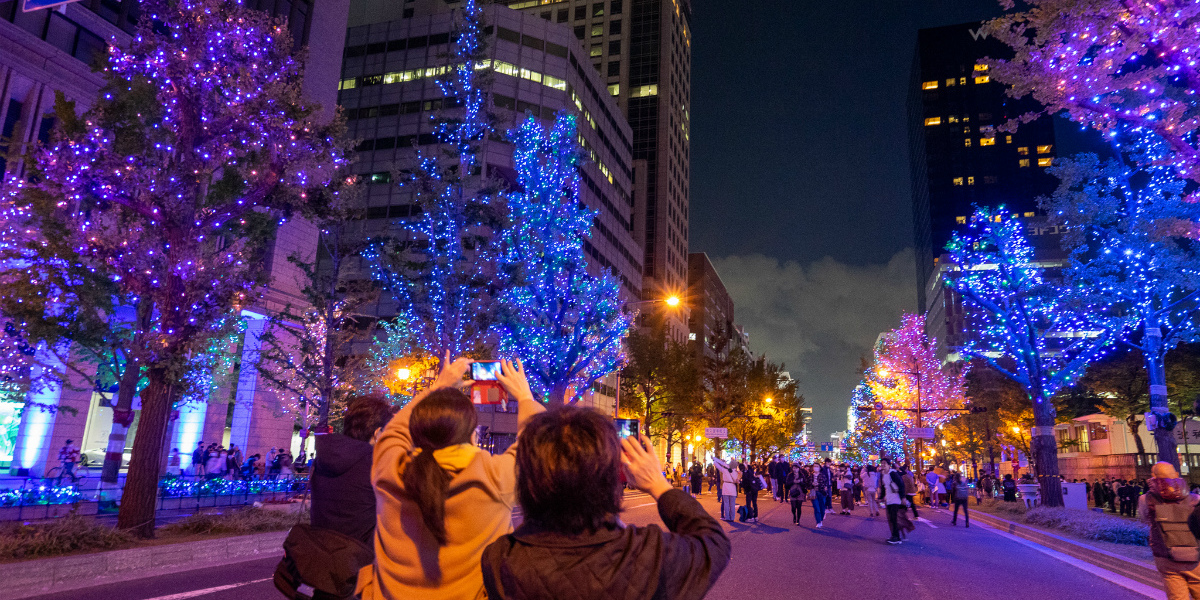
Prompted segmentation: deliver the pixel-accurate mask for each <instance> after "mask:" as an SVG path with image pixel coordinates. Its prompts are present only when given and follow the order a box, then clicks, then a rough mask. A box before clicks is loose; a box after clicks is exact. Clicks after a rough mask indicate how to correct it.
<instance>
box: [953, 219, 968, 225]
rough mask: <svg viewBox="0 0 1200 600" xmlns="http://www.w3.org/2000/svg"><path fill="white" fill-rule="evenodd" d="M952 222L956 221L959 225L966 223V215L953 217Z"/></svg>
mask: <svg viewBox="0 0 1200 600" xmlns="http://www.w3.org/2000/svg"><path fill="white" fill-rule="evenodd" d="M954 222H955V223H958V224H959V225H966V224H967V218H966V217H954Z"/></svg>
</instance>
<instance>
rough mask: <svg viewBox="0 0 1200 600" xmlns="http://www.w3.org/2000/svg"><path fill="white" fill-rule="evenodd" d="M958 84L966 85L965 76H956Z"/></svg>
mask: <svg viewBox="0 0 1200 600" xmlns="http://www.w3.org/2000/svg"><path fill="white" fill-rule="evenodd" d="M958 85H967V78H966V77H959V78H958Z"/></svg>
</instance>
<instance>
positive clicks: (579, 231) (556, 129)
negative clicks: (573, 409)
mask: <svg viewBox="0 0 1200 600" xmlns="http://www.w3.org/2000/svg"><path fill="white" fill-rule="evenodd" d="M577 137H578V133H577V132H576V129H575V117H574V116H573V115H570V114H568V113H565V112H560V113H559V114H558V116H557V117H556V119H555V122H554V125H553V127H551V128H550V129H549V130H546V129H544V128H543V127H542V126H541V124H539V123H538V120H537V119H536V118H534V117H532V116H530V117H528V118H526V119H525V122H524V123H522V125H521V126H520V127H519V128H517V129H515V130H513V131H510V132H509V138H510V140H511V141H512V143H513V163H514V165H515V167H516V171H517V185H518V187H519V190H518V191H516V192H513V193H510V194H508V206H509V211H510V219H511V221H512V224H511V225H510V226H509V227H508V228H507V229H505V231H504V234H503V241H504V256H503V260H502V265H503V266H502V270H503V272H504V282H505V290H504V292H503V293H502V294H501V296H500V309H499V312H500V317H499V324H498V327H497V330H498V333H499V337H500V348H501V350H502V351H503V352H507V353H511V354H512V355H515V356H519V357H521V360H522V361H523V362H524V364H525V372H526V373H528V374H529V375H531V376H532V377H531V381H530V383H531V384H532V387H533V389H534V391H535V392H537V393H538V394H539V395H540V396H541V397H543V398H545V399H546V401H547V402H548V403H549V404H551V405H561V404H564V403H571V404H573V403H574V402H576V401H577V400H578V399H579V398H580V397H582V395H583V394H584V393H585V392H587V391H588V390H589V389H590V388H591V386H592V384H593V383H594V382H595V381H596V380H598V379H600V378H601V377H604V376H605V375H608V374H609V373H612V372H613V371H615V370H616V369H617V367H618V366H619V365H620V363H621V359H622V354H621V340H622V339H623V338H624V337H625V334H626V333H627V332H628V331H629V327H630V326H631V325H632V318H631V317H630V315H628V314H626V313H625V312H624V310H623V309H624V305H625V303H624V302H623V301H622V300H621V297H620V293H621V283H620V280H619V279H617V277H616V276H615V275H613V274H612V272H611V271H610V270H609V269H607V268H606V269H604V270H602V271H600V272H599V273H595V272H591V273H589V272H588V271H589V269H588V262H587V256H586V255H585V254H584V251H583V243H584V240H586V239H587V238H588V237H589V235H590V234H591V228H592V222H593V221H594V220H595V218H596V214H597V211H595V210H592V209H590V208H587V207H586V206H585V205H584V204H583V203H582V202H581V201H580V199H579V166H580V161H581V160H582V158H583V149H582V148H581V147H580V145H579V141H578V140H577ZM568 393H570V394H571V396H570V397H569V398H568V397H567V395H568Z"/></svg>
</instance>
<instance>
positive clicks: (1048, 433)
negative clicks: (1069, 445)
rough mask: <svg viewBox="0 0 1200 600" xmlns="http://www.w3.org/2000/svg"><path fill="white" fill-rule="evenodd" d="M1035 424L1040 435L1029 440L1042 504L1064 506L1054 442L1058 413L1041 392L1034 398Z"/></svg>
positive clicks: (1056, 450) (1038, 391)
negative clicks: (1039, 485)
mask: <svg viewBox="0 0 1200 600" xmlns="http://www.w3.org/2000/svg"><path fill="white" fill-rule="evenodd" d="M1034 398H1035V400H1034V405H1033V423H1034V425H1035V426H1037V428H1038V434H1039V435H1036V436H1033V437H1031V438H1030V440H1029V449H1030V453H1031V454H1032V455H1033V458H1034V460H1035V461H1036V463H1037V470H1036V471H1035V472H1036V473H1037V477H1038V483H1040V484H1041V495H1042V504H1043V505H1044V506H1050V507H1055V506H1062V505H1063V499H1062V479H1061V478H1060V477H1059V474H1058V444H1057V443H1055V441H1054V421H1055V417H1056V416H1057V415H1056V412H1057V411H1055V409H1054V403H1053V402H1052V401H1051V400H1050V398H1043V397H1042V394H1041V390H1037V394H1036V395H1035V396H1034Z"/></svg>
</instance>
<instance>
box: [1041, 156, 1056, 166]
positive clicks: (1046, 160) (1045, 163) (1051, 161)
mask: <svg viewBox="0 0 1200 600" xmlns="http://www.w3.org/2000/svg"><path fill="white" fill-rule="evenodd" d="M1051 164H1054V159H1053V158H1039V159H1038V166H1039V167H1048V166H1050V165H1051Z"/></svg>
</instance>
